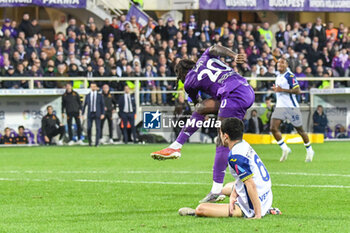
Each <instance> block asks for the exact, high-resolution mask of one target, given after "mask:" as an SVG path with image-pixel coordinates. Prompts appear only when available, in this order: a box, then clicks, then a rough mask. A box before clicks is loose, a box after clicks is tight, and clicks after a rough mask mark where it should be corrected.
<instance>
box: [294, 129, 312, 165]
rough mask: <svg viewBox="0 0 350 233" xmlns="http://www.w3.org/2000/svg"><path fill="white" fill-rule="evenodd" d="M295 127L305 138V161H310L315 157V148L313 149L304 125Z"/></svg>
mask: <svg viewBox="0 0 350 233" xmlns="http://www.w3.org/2000/svg"><path fill="white" fill-rule="evenodd" d="M295 129H296V130H297V131H298V133H299V135H300V136H301V137H302V138H303V141H304V146H305V148H306V158H305V162H307V163H309V162H312V159H313V157H314V154H315V152H314V150H313V149H312V146H311V142H310V140H309V136H308V135H307V133H306V132H305V130H304V129H303V127H302V126H300V127H295Z"/></svg>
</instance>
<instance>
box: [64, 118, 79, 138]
mask: <svg viewBox="0 0 350 233" xmlns="http://www.w3.org/2000/svg"><path fill="white" fill-rule="evenodd" d="M73 118H74V120H75V124H77V130H78V132H77V134H78V141H79V140H80V138H81V122H80V115H79V112H72V113H67V123H68V135H69V140H70V141H72V140H73V132H72V122H73Z"/></svg>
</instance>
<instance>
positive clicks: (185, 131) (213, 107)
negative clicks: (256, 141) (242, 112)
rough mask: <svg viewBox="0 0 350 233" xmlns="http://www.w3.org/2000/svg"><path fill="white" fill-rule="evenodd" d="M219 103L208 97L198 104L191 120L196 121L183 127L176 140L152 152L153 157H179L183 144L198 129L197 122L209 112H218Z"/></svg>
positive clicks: (160, 158) (202, 119)
mask: <svg viewBox="0 0 350 233" xmlns="http://www.w3.org/2000/svg"><path fill="white" fill-rule="evenodd" d="M219 105H220V103H219V102H218V101H216V100H213V99H206V100H203V101H202V102H200V103H198V104H196V106H195V111H194V112H193V113H192V116H191V119H190V122H193V121H194V122H195V123H194V124H189V125H188V126H186V127H184V128H182V130H181V132H180V134H179V136H178V137H177V139H176V140H175V142H173V143H172V144H171V145H170V146H169V147H167V148H165V149H163V150H160V151H156V152H153V153H151V157H152V158H154V159H158V160H164V159H177V158H179V157H181V148H182V146H183V145H184V144H185V143H186V142H187V141H188V139H189V138H190V137H191V136H192V135H193V134H194V133H195V132H196V131H197V130H198V127H197V123H196V122H198V121H204V119H205V115H207V114H217V112H218V109H219Z"/></svg>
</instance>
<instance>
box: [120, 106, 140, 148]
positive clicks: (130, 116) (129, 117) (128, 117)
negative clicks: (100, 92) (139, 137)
mask: <svg viewBox="0 0 350 233" xmlns="http://www.w3.org/2000/svg"><path fill="white" fill-rule="evenodd" d="M120 118H121V119H122V121H123V126H124V127H123V136H124V143H125V144H126V143H128V141H129V137H128V127H127V126H128V122H129V123H130V125H131V133H132V136H133V139H134V142H136V128H135V115H134V113H132V112H130V113H121V114H120Z"/></svg>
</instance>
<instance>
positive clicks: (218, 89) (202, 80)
mask: <svg viewBox="0 0 350 233" xmlns="http://www.w3.org/2000/svg"><path fill="white" fill-rule="evenodd" d="M220 56H223V57H231V58H233V59H234V61H236V62H237V63H243V62H244V60H245V56H244V55H243V54H236V53H234V52H232V51H231V50H230V49H228V48H226V47H223V46H220V45H214V46H212V47H210V48H208V49H207V50H206V51H205V52H204V53H203V55H202V56H201V57H200V59H199V60H198V61H197V63H196V62H194V61H192V60H189V59H183V60H181V61H180V62H179V63H178V64H177V65H176V67H175V72H176V74H177V78H178V80H181V81H182V82H183V83H184V86H185V91H186V92H187V93H188V95H189V97H190V98H191V99H192V101H193V102H194V104H195V105H196V106H195V111H194V112H193V114H192V117H191V119H190V120H191V121H192V120H194V121H195V122H198V121H202V122H203V121H204V119H205V115H207V114H217V113H218V119H219V120H222V119H224V118H228V117H237V118H239V119H241V120H242V119H243V117H244V115H245V113H246V111H247V109H248V108H249V107H250V106H251V105H252V104H253V102H254V99H255V95H254V91H253V89H252V87H251V86H250V85H249V84H248V83H247V80H246V79H245V78H243V77H242V76H240V75H239V74H238V73H236V72H235V71H234V70H233V69H232V68H231V67H229V66H227V65H226V64H224V63H223V62H221V60H220ZM199 91H201V92H204V93H205V94H208V95H210V96H211V97H212V99H206V100H204V101H201V100H200V99H198V92H199ZM197 130H198V128H197V127H196V124H194V125H189V126H186V127H184V128H183V129H182V130H181V132H180V134H179V136H178V137H177V139H176V141H175V142H173V143H172V144H171V145H170V146H169V147H168V148H165V149H163V150H161V151H157V152H154V153H152V154H151V156H152V157H153V158H154V159H174V158H179V157H181V148H182V145H183V144H185V142H186V141H187V140H188V139H189V137H190V136H191V135H192V134H194V133H195V132H196V131H197ZM228 153H229V149H228V148H227V147H224V146H223V145H222V142H221V140H220V138H218V140H217V144H216V153H215V162H214V167H213V186H212V189H211V191H210V192H209V194H208V195H207V196H206V197H205V198H203V199H202V200H201V201H200V202H201V203H203V202H216V201H221V200H223V199H224V198H225V195H222V193H221V190H222V187H223V182H224V177H225V171H226V167H227V156H228Z"/></svg>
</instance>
